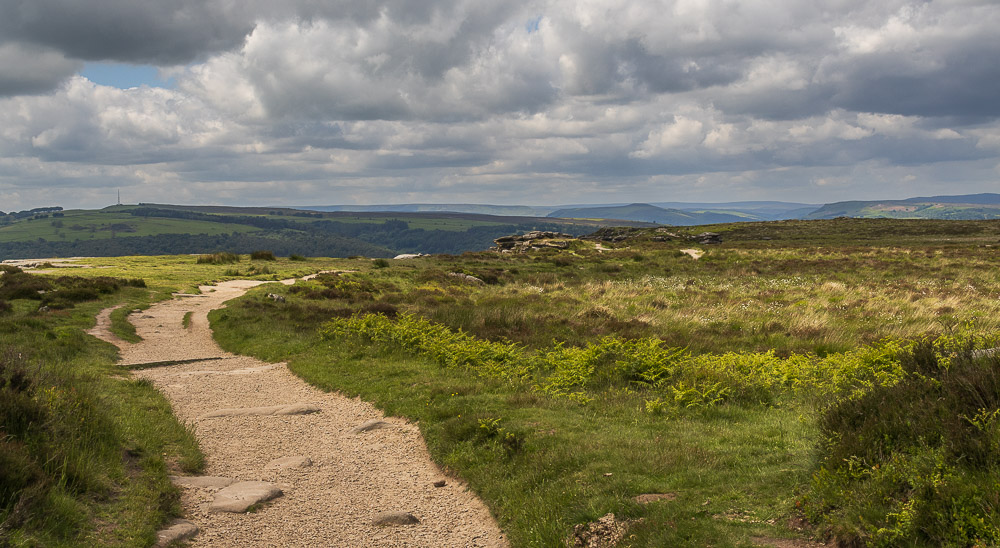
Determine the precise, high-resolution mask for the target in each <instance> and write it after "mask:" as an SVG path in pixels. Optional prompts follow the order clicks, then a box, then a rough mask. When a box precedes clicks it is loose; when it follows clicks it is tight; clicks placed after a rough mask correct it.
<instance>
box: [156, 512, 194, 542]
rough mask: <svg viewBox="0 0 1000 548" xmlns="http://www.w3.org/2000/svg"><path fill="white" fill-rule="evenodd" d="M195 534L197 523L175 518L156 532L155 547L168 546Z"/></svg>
mask: <svg viewBox="0 0 1000 548" xmlns="http://www.w3.org/2000/svg"><path fill="white" fill-rule="evenodd" d="M197 534H198V526H197V525H195V524H193V523H191V522H190V521H188V520H186V519H175V520H174V521H173V522H171V523H170V526H169V527H167V528H166V529H164V530H162V531H159V532H158V533H156V547H157V548H161V547H163V546H169V545H170V543H172V542H180V541H182V540H187V539H189V538H191V537H193V536H195V535H197Z"/></svg>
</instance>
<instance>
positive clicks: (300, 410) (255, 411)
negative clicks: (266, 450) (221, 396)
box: [198, 403, 320, 419]
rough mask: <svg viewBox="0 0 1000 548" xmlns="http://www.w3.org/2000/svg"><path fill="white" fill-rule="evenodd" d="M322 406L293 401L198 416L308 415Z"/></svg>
mask: <svg viewBox="0 0 1000 548" xmlns="http://www.w3.org/2000/svg"><path fill="white" fill-rule="evenodd" d="M319 411H320V407H319V406H318V405H314V404H311V403H293V404H289V405H271V406H268V407H240V408H233V409H229V408H227V409H219V410H217V411H212V412H210V413H205V414H204V415H202V416H200V417H198V419H214V418H217V417H238V416H243V415H308V414H309V413H318V412H319Z"/></svg>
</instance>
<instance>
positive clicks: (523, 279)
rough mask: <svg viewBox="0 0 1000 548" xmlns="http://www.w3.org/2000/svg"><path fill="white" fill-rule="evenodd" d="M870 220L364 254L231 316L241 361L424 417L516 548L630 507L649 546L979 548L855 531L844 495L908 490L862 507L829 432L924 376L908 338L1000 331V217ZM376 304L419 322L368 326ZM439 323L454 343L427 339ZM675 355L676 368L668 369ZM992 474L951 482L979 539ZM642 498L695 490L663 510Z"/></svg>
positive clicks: (872, 518) (437, 446)
mask: <svg viewBox="0 0 1000 548" xmlns="http://www.w3.org/2000/svg"><path fill="white" fill-rule="evenodd" d="M848 224H849V226H846V227H844V223H843V222H842V221H839V220H838V221H828V222H824V223H803V224H801V225H800V224H797V223H773V224H771V223H768V224H764V225H761V227H760V228H754V227H751V226H749V225H733V226H732V227H723V228H721V229H719V230H720V231H721V232H723V233H724V234H728V235H727V236H726V238H728V239H727V240H725V241H726V242H727V243H726V244H723V245H721V246H698V247H700V248H702V249H704V250H705V251H706V254H705V255H704V256H703V257H702V258H701V259H700V260H697V261H696V260H693V259H691V257H689V256H687V255H685V254H681V253H679V252H678V250H679V249H681V248H685V247H691V244H690V243H689V242H687V241H684V240H678V239H676V238H674V239H671V240H666V241H656V240H653V237H655V235H656V234H657V233H656V232H655V231H636V233H635V234H634V236H633V237H631V238H629V239H627V240H626V241H624V242H618V243H615V244H611V243H606V242H605V243H603V247H604V250H603V251H601V250H598V249H597V248H596V246H595V245H594V244H593V243H588V242H576V243H574V244H573V245H571V246H570V248H569V249H567V250H559V251H557V250H545V249H543V250H538V251H533V252H531V253H527V254H523V255H516V254H514V255H497V254H492V253H468V254H465V255H463V256H460V257H450V256H436V257H428V258H421V259H415V260H411V261H392V262H391V263H389V264H388V265H385V266H381V267H375V266H374V265H371V264H370V263H369V264H368V265H364V264H362V263H361V262H360V261H359V262H358V263H355V264H356V265H357V266H355V267H354V268H357V269H358V270H360V271H359V272H357V273H354V274H341V275H325V276H321V277H319V278H317V279H315V280H313V281H311V282H300V283H298V284H296V285H295V286H293V287H290V288H282V289H281V292H282V294H284V295H285V296H286V299H287V303H286V304H284V305H281V306H277V305H275V304H274V303H273V302H270V301H267V300H265V299H263V298H262V297H261V296H260V295H257V294H254V293H251V294H250V295H248V296H247V297H245V298H243V299H242V300H241V301H240V302H239V303H237V304H233V305H231V306H230V307H229V308H227V309H226V310H222V311H217V312H214V313H213V314H212V315H211V320H212V325H213V329H214V330H215V332H216V335H217V337H218V338H219V340H220V342H221V343H222V344H223V346H224V347H225V348H226V349H227V350H231V351H238V352H242V353H251V354H254V355H256V356H259V357H261V358H263V359H267V360H270V361H283V360H288V361H289V364H290V367H291V368H292V369H293V371H295V372H296V373H297V374H299V375H301V376H302V377H303V378H305V379H306V380H308V381H309V382H311V383H314V384H316V385H318V386H320V387H323V388H325V389H329V390H338V391H342V392H344V393H345V394H347V395H351V396H354V395H357V396H360V397H361V398H363V399H366V400H370V401H373V402H374V403H375V404H376V405H378V406H379V407H381V408H382V409H384V410H385V411H386V412H388V413H393V414H399V415H402V416H406V417H408V418H410V419H411V420H414V421H417V422H418V424H419V425H420V428H421V430H422V432H423V434H424V436H425V438H426V439H427V443H428V446H429V448H430V450H431V453H432V455H433V457H434V458H435V460H437V461H438V462H439V463H440V464H442V465H443V466H446V467H447V468H448V469H450V470H453V471H455V472H456V473H458V474H460V475H461V476H462V477H463V478H465V479H466V480H467V481H469V482H470V485H471V486H472V487H473V489H474V490H476V491H477V492H478V493H479V494H480V495H481V496H482V497H483V498H484V500H486V502H487V504H488V505H490V508H491V509H492V511H493V512H494V515H496V516H497V517H498V519H499V521H500V522H501V525H502V526H503V527H504V529H505V530H506V531H507V532H508V534H509V535H510V538H511V540H512V542H513V544H514V545H516V546H535V545H555V544H558V543H561V542H562V541H563V540H565V538H566V537H567V536H568V535H569V534H570V533H571V531H572V530H573V527H574V525H577V524H581V523H586V522H589V521H593V520H596V519H597V518H599V517H600V516H602V515H604V514H605V513H608V512H614V513H615V514H616V516H619V517H625V518H630V519H633V518H643V521H642V522H639V523H637V524H634V525H632V526H631V527H630V529H629V533H630V536H629V538H628V539H627V540H625V541H623V543H622V545H632V546H646V545H686V546H702V545H715V546H750V545H752V544H753V543H754V542H755V541H754V540H753V539H754V538H759V537H764V538H794V537H797V536H801V535H802V534H803V533H802V532H799V531H797V530H795V529H794V528H791V527H789V525H788V524H789V523H790V522H800V521H801V520H802V519H803V517H804V516H807V517H808V518H810V519H811V520H812V525H811V528H810V529H808V531H811V533H812V534H816V535H819V536H824V535H832V536H835V537H836V538H838V539H839V540H841V541H844V542H848V543H850V542H859V541H860V542H866V541H868V540H871V539H874V538H876V536H877V535H876V533H875V532H876V531H878V530H880V529H884V530H885V531H895V533H892V534H894V535H896V536H891V535H890V533H883V534H882V536H881V537H878V538H884V539H892V542H896V544H899V543H901V542H905V543H908V544H910V545H916V546H921V545H938V544H944V545H959V546H961V545H964V544H963V542H965V541H970V542H971V543H974V541H975V538H973V537H974V536H975V534H973V536H966V537H962V536H961V534H960V533H959V534H957V535H956V534H954V530H952V531H951V533H948V534H951V535H952V536H948V534H943V533H942V535H939V536H933V534H931V533H928V532H927V531H928V529H927V528H926V527H925V528H924V529H921V530H917V529H913V530H906V529H905V528H904V527H900V526H899V523H900V522H899V520H898V519H897V518H893V517H892V515H891V514H892V512H896V514H897V515H901V514H899V511H900V510H899V509H900V506H892V505H888V506H886V505H883V506H881V507H869V508H868V509H866V510H865V511H864V512H863V513H864V515H865V516H867V517H866V518H865V520H864V521H863V522H858V521H857V520H853V519H852V518H844V517H843V516H847V515H849V514H850V513H851V512H852V511H853V510H852V509H851V508H852V507H851V506H849V505H845V504H844V502H843V501H844V500H852V499H853V498H858V499H865V500H870V499H871V498H872V497H874V496H875V494H877V493H888V492H887V491H884V487H873V488H871V489H869V491H867V492H870V493H874V494H873V495H862V493H863V492H865V491H864V490H865V489H866V487H864V486H859V485H857V484H853V483H851V482H850V481H846V480H844V479H842V478H840V476H837V474H840V473H841V472H840V471H839V470H834V471H833V472H831V473H830V474H833V475H828V476H825V477H829V478H830V479H829V480H828V481H827V482H826V483H823V482H820V483H817V480H816V479H815V478H816V476H815V474H817V473H819V472H818V471H820V470H822V469H823V464H822V463H823V462H827V461H825V460H824V458H826V457H824V456H823V455H824V453H823V452H824V451H825V450H826V449H825V447H826V446H824V444H823V440H824V439H832V437H834V436H836V434H835V432H837V431H840V432H844V434H843V435H844V436H850V435H851V434H849V433H848V432H849V431H848V430H845V429H844V427H837V429H836V430H830V429H829V428H828V427H826V426H823V425H824V424H826V423H824V422H823V421H824V420H826V419H824V418H823V417H825V416H826V415H827V414H828V413H832V412H833V411H831V410H830V408H828V407H827V406H828V405H829V404H831V403H832V402H850V401H855V399H856V398H863V397H865V396H864V395H865V394H868V393H870V392H871V391H873V390H874V391H876V393H877V391H878V390H883V389H884V390H891V389H892V388H891V387H892V386H895V385H896V383H898V382H900V379H902V378H908V377H907V375H909V373H907V372H906V370H905V368H904V366H903V365H901V363H902V362H901V360H903V359H904V358H903V357H902V356H903V355H904V353H905V352H904V351H905V349H906V348H910V345H912V344H914V343H912V342H907V341H913V340H919V339H920V337H921V336H923V335H925V334H928V333H930V334H935V333H936V334H944V335H949V334H952V335H956V334H960V333H984V334H989V333H995V332H996V331H997V327H998V326H997V324H996V320H995V318H996V317H997V315H996V312H997V310H996V306H997V305H996V302H997V297H998V296H1000V295H998V294H997V291H996V290H995V289H994V279H993V278H994V276H993V272H995V269H996V267H997V266H998V264H997V262H998V259H997V258H996V256H995V252H994V250H993V248H992V247H987V246H990V245H992V244H989V243H986V242H989V241H995V240H996V239H995V235H996V234H997V227H998V225H997V224H996V223H956V224H949V223H941V224H932V226H921V225H918V224H912V223H910V222H901V223H899V225H896V224H895V223H884V222H880V221H875V222H862V223H853V222H851V223H848ZM789 225H790V226H789ZM841 227H844V228H843V230H842V231H840V229H841ZM751 229H752V230H756V231H758V232H756V233H750V232H749V231H750V230H751ZM684 230H689V231H690V233H692V234H697V233H698V231H700V230H703V228H700V227H695V228H692V229H684ZM764 234H767V236H764ZM765 237H766V238H770V239H762V238H765ZM991 239H992V240H991ZM859 242H865V243H867V244H868V245H860V244H859ZM451 273H462V274H469V275H472V276H476V277H478V278H480V279H481V280H484V281H485V282H486V283H484V284H474V283H470V282H468V281H466V280H465V279H464V278H461V277H457V276H451V275H450V274H451ZM355 312H364V313H371V312H378V313H381V314H383V315H385V316H387V317H395V318H396V319H395V320H386V322H385V323H380V322H374V323H371V322H369V325H368V327H363V326H362V324H360V323H352V322H356V321H357V320H352V319H350V318H351V315H352V314H353V313H355ZM330 318H333V321H332V322H330ZM407 318H409V319H407ZM420 318H424V319H426V320H430V323H427V324H420V323H419V322H417V320H420ZM420 321H423V320H420ZM324 322H327V323H326V324H325V325H327V326H328V327H326V328H324V329H325V331H323V330H321V331H320V332H317V329H318V328H319V327H320V326H321V325H323V324H324ZM407 322H417V323H414V324H413V325H415V326H416V327H412V328H410V327H405V326H407V325H409V324H408V323H407ZM435 325H436V326H439V327H432V326H435ZM331 326H340V327H335V328H334V329H332V330H331ZM397 329H399V330H404V331H402V332H401V333H402V334H401V335H400V336H399V337H395V336H393V335H391V334H390V332H392V331H393V330H397ZM407 329H408V330H409V331H405V330H407ZM442 329H443V330H442ZM323 332H325V333H326V335H325V336H324V335H323ZM366 333H367V335H366ZM421 333H424V334H428V333H437V335H435V337H437V339H434V337H432V339H434V340H439V341H441V342H440V343H436V342H432V343H423V342H416V341H418V336H419V334H421ZM609 336H611V337H612V339H607V337H609ZM359 337H360V338H359ZM616 339H617V340H623V341H636V344H637V345H638V346H636V347H635V349H636V350H635V351H636V352H639V351H640V350H641V349H642V348H647V349H660V350H649V351H650V352H653V354H648V353H647V354H641V353H640V354H637V356H638V355H645V356H647V357H646V358H643V359H645V360H647V361H646V362H643V361H642V360H640V359H638V358H628V357H627V356H625V355H623V354H620V353H619V354H608V353H607V352H603V351H599V350H595V348H596V349H600V348H603V347H604V346H606V345H608V344H610V345H611V346H612V347H614V345H616V344H618V343H614V342H613V341H614V340H616ZM605 340H611V341H612V342H609V343H605V342H602V341H605ZM644 340H646V341H649V344H646V345H645V346H644V345H643V344H645V343H643V344H639V342H641V341H644ZM885 340H889V341H890V342H880V341H885ZM942 340H951V339H947V338H946V339H942ZM394 341H401V342H394ZM463 341H464V342H463ZM892 341H895V342H892ZM446 342H447V343H446ZM511 343H513V345H511ZM629 344H632V343H629ZM491 345H500V346H491ZM602 345H603V346H602ZM505 348H509V349H512V350H509V351H508V350H504V349H505ZM671 348H673V349H675V350H670V349H671ZM602 352H603V353H602ZM630 352H631V350H630ZM657 352H664V353H665V354H664V355H665V356H669V355H676V356H682V357H683V358H678V360H675V361H671V359H672V358H667V357H663V358H657V357H656V356H658V355H659V354H656V353H657ZM504 355H509V356H510V357H509V359H508V358H503V357H502V356H504ZM588 356H589V357H588ZM601 356H605V357H601ZM606 356H617V357H606ZM547 360H548V361H547ZM551 360H555V361H551ZM649 360H651V361H649ZM643 363H646V364H647V365H646V366H643V365H641V364H643ZM657 363H659V364H663V363H669V364H671V365H670V366H669V367H666V368H665V369H663V370H664V371H667V372H668V374H666V376H658V375H659V374H658V373H656V371H657V370H656V369H655V367H654V368H651V367H652V366H649V364H654V365H655V364H657ZM475 364H481V365H478V366H477V365H475ZM526 364H527V365H526ZM629 364H639V365H629ZM524 367H527V370H525V369H523V368H524ZM636 367H638V369H636ZM644 367H645V368H644ZM505 368H506V369H505ZM505 371H506V372H505ZM512 372H513V373H512ZM654 373H656V374H654ZM880 387H881V388H880ZM882 405H885V404H884V403H883V404H882ZM987 411H988V410H987ZM881 415H882V414H881V413H880V412H878V411H874V410H869V411H867V413H866V416H871V417H879V416H881ZM973 415H975V413H973ZM970 416H971V415H970ZM977 416H978V415H977ZM979 420H983V421H985V420H988V417H986V415H983V417H981V418H980V419H979ZM984 424H985V423H984ZM991 424H992V423H991ZM824 428H826V430H824ZM852 451H853V450H852ZM927 455H930V456H929V457H926V458H931V457H934V455H937V454H936V453H928V454H927ZM939 456H940V455H939ZM831 458H832V457H831ZM859 458H860V457H859ZM893 458H897V459H899V458H900V457H893ZM942 458H944V457H942ZM833 460H836V458H833ZM833 460H831V461H829V462H833ZM894 462H900V463H903V462H906V461H904V460H898V461H894ZM914 462H917V461H914ZM920 462H924V461H920ZM931 462H933V459H931ZM748 463H752V466H748ZM921 466H924V465H920V466H918V465H917V464H913V465H912V466H910V467H909V468H906V469H903V468H901V467H902V464H900V465H898V466H897V467H896V470H897V475H896V476H895V477H897V478H898V477H909V476H906V474H909V473H912V474H918V475H919V474H921V473H924V474H925V475H926V473H927V471H928V470H931V469H928V468H926V467H923V468H921ZM949 469H950V468H949ZM900 470H902V471H900ZM956 470H957V469H956ZM921 471H923V472H921ZM963 473H964V472H963ZM606 474H610V475H606ZM900 474H902V475H900ZM976 474H979V475H973V476H969V477H974V478H976V481H979V482H980V483H982V482H983V481H986V482H987V484H989V482H992V481H995V478H996V477H997V476H996V475H995V473H994V472H989V471H987V472H976ZM983 474H985V476H984V475H983ZM991 474H993V475H991ZM820 475H821V477H823V476H822V474H820ZM913 481H914V482H916V483H914V485H918V484H920V483H919V481H917V480H916V479H914V480H913ZM970 481H971V480H963V481H962V482H957V481H956V482H954V483H953V485H954V486H956V487H955V489H957V491H948V492H949V493H953V494H954V493H956V492H961V493H963V494H962V495H961V496H965V495H969V496H971V497H973V498H971V499H969V500H970V501H972V502H969V503H967V504H965V506H962V507H961V508H963V509H964V510H963V512H964V515H967V516H970V518H969V519H971V521H967V522H963V523H966V524H965V525H964V527H965V528H966V530H969V531H986V533H976V534H980V535H981V538H983V539H989V538H990V537H989V536H988V533H989V529H988V528H980V529H974V527H973V525H975V524H976V523H979V522H977V521H975V520H976V519H980V518H982V517H983V516H987V517H988V516H989V515H991V514H990V513H989V512H986V513H985V514H984V513H983V511H982V509H983V508H987V509H988V508H989V506H988V504H989V499H988V498H982V496H980V495H976V494H975V493H974V492H973V491H972V490H970V489H968V487H967V486H969V485H972V483H970ZM882 485H884V484H882ZM831 486H832V487H831ZM962 486H966V487H962ZM878 489H883V491H878ZM642 493H670V494H673V495H676V498H674V499H673V500H670V501H664V502H659V503H653V504H650V505H640V504H638V503H636V502H635V501H634V500H633V497H634V496H636V495H638V494H642ZM902 493H903V496H904V497H906V496H910V495H907V494H906V493H907V492H906V491H905V490H904V491H903V492H902ZM837 496H839V497H840V498H839V499H838V498H836V497H837ZM976 497H979V498H976ZM895 500H897V501H900V502H898V504H903V501H905V500H906V499H905V498H897V499H895ZM922 500H939V499H934V498H925V499H922ZM975 501H979V502H975ZM984 501H985V502H984ZM976 504H980V506H978V508H980V510H979V511H972V510H971V509H973V508H976V507H977V506H976ZM982 504H987V506H982ZM935 505H936V506H935ZM931 507H939V508H947V506H942V505H940V504H938V503H934V504H932V505H931ZM880 512H881V513H880ZM838 516H840V517H838ZM976 516H978V517H976ZM845 519H846V521H845ZM894 520H895V521H894ZM953 521H954V520H953ZM939 522H940V520H939ZM942 530H944V529H940V528H939V532H940V531H942ZM921 535H923V536H921ZM963 538H964V539H966V540H965V541H963V540H962V539H963ZM986 542H987V544H988V543H989V541H988V540H987V541H986Z"/></svg>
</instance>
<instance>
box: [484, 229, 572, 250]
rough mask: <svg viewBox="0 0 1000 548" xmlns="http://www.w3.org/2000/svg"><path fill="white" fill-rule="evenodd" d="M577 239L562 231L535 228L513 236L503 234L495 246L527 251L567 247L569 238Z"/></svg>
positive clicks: (500, 248)
mask: <svg viewBox="0 0 1000 548" xmlns="http://www.w3.org/2000/svg"><path fill="white" fill-rule="evenodd" d="M573 239H575V238H574V237H573V236H572V235H570V234H564V233H562V232H546V231H541V230H534V231H531V232H528V233H527V234H514V235H511V236H501V237H500V238H497V239H496V240H493V242H494V243H496V244H497V245H496V247H495V248H494V249H495V250H497V251H501V252H504V251H507V252H510V251H527V250H528V249H542V248H546V247H548V248H555V249H566V248H568V247H569V240H573Z"/></svg>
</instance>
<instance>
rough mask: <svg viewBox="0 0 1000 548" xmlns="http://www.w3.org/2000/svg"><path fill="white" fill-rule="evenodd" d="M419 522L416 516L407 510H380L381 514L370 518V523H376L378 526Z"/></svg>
mask: <svg viewBox="0 0 1000 548" xmlns="http://www.w3.org/2000/svg"><path fill="white" fill-rule="evenodd" d="M418 523H420V520H419V519H417V516H414V515H413V514H411V513H409V512H382V513H381V514H379V515H377V516H375V519H373V520H372V525H378V526H380V527H391V526H393V525H416V524H418Z"/></svg>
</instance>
